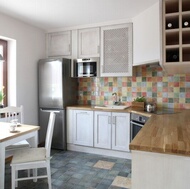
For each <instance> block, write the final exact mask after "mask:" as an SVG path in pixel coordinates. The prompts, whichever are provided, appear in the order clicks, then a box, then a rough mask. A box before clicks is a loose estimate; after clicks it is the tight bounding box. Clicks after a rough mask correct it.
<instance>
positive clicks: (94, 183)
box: [5, 150, 131, 189]
mask: <svg viewBox="0 0 190 189" xmlns="http://www.w3.org/2000/svg"><path fill="white" fill-rule="evenodd" d="M52 155H53V156H52V159H51V173H52V188H53V189H122V188H121V187H117V186H113V185H111V184H112V182H113V181H114V179H115V178H116V177H117V176H121V177H127V178H130V177H131V160H127V159H122V158H113V157H107V156H101V155H95V154H89V153H82V152H73V151H58V150H52ZM98 161H106V162H112V163H114V166H113V167H112V168H111V169H102V168H97V167H93V166H94V165H95V164H96V163H97V162H98ZM44 171H45V170H40V171H39V174H43V173H44ZM5 172H6V175H5V189H10V188H11V170H10V164H9V163H7V164H6V170H5ZM19 175H27V172H26V171H22V172H20V173H19ZM24 188H27V189H46V188H48V185H47V179H39V180H38V181H37V183H34V182H33V181H32V180H28V181H21V182H19V185H18V187H17V189H24ZM125 189H126V187H125Z"/></svg>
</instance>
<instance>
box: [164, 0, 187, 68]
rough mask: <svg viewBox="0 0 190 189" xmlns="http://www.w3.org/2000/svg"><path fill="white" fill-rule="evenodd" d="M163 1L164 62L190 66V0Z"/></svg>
mask: <svg viewBox="0 0 190 189" xmlns="http://www.w3.org/2000/svg"><path fill="white" fill-rule="evenodd" d="M161 3H162V10H161V11H162V26H163V27H162V43H163V44H162V51H163V53H162V60H163V64H165V65H166V64H168V65H169V64H170V65H175V66H176V65H179V66H182V65H183V64H184V65H186V66H187V64H189V65H188V66H189V67H190V0H161ZM189 71H190V68H189Z"/></svg>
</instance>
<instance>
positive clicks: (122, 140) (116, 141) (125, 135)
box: [112, 112, 130, 151]
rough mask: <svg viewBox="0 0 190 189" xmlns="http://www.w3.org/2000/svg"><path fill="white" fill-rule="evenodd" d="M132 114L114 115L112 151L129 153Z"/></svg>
mask: <svg viewBox="0 0 190 189" xmlns="http://www.w3.org/2000/svg"><path fill="white" fill-rule="evenodd" d="M129 143H130V113H116V112H115V113H112V149H113V150H121V151H129Z"/></svg>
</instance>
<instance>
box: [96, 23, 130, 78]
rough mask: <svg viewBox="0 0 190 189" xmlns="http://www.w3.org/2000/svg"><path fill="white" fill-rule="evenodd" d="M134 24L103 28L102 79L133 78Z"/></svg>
mask: <svg viewBox="0 0 190 189" xmlns="http://www.w3.org/2000/svg"><path fill="white" fill-rule="evenodd" d="M132 41H133V40H132V24H131V23H128V24H121V25H113V26H105V27H101V68H100V70H101V73H100V75H101V77H119V76H132Z"/></svg>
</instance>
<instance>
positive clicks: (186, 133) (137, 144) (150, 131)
mask: <svg viewBox="0 0 190 189" xmlns="http://www.w3.org/2000/svg"><path fill="white" fill-rule="evenodd" d="M130 149H131V150H142V151H148V152H159V153H168V154H177V155H188V156H190V110H183V111H181V112H179V113H174V114H163V115H154V114H153V115H152V116H151V118H150V119H149V120H148V121H147V122H146V124H145V126H144V127H143V128H142V129H141V131H140V132H139V133H138V134H137V136H136V137H135V138H134V140H133V141H132V142H131V144H130Z"/></svg>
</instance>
